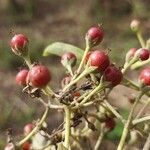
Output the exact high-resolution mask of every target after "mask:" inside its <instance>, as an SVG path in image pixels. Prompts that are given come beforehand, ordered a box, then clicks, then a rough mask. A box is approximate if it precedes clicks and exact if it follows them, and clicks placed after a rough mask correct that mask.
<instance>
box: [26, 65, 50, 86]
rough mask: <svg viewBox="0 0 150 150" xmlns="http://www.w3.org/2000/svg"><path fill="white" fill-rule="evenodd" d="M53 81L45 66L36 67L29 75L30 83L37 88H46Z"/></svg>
mask: <svg viewBox="0 0 150 150" xmlns="http://www.w3.org/2000/svg"><path fill="white" fill-rule="evenodd" d="M50 80H51V74H50V71H49V70H48V68H47V67H46V66H44V65H35V66H33V67H32V68H31V70H30V71H29V73H28V81H27V82H29V83H30V84H31V85H32V86H34V87H37V88H43V87H45V86H46V85H47V84H48V83H49V81H50Z"/></svg>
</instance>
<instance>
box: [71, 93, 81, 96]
mask: <svg viewBox="0 0 150 150" xmlns="http://www.w3.org/2000/svg"><path fill="white" fill-rule="evenodd" d="M73 96H74V97H80V96H81V94H80V92H75V93H73Z"/></svg>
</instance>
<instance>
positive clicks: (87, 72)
mask: <svg viewBox="0 0 150 150" xmlns="http://www.w3.org/2000/svg"><path fill="white" fill-rule="evenodd" d="M95 69H96V67H95V68H94V67H89V68H87V69H85V70H84V71H83V72H82V73H81V74H80V75H79V76H78V77H77V78H76V79H74V80H72V81H71V82H70V83H69V84H68V85H66V86H65V87H64V89H63V92H64V91H66V90H67V89H69V88H70V87H71V86H72V85H74V84H76V83H77V82H78V81H79V80H80V79H82V78H83V77H85V76H86V75H87V74H90V73H91V72H93V71H94V70H95Z"/></svg>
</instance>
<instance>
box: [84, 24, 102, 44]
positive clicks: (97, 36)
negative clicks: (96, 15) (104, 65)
mask: <svg viewBox="0 0 150 150" xmlns="http://www.w3.org/2000/svg"><path fill="white" fill-rule="evenodd" d="M103 37H104V32H103V29H102V27H101V26H96V27H91V28H90V29H89V30H88V32H87V34H86V39H87V40H88V41H89V44H90V46H91V47H93V46H96V45H98V44H99V43H100V42H101V41H102V40H103Z"/></svg>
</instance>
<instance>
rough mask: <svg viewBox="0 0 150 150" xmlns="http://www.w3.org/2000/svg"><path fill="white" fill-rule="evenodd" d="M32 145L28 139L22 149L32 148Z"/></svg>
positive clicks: (28, 149)
mask: <svg viewBox="0 0 150 150" xmlns="http://www.w3.org/2000/svg"><path fill="white" fill-rule="evenodd" d="M30 147H31V143H30V142H28V141H27V142H25V143H24V144H23V145H22V150H30Z"/></svg>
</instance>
